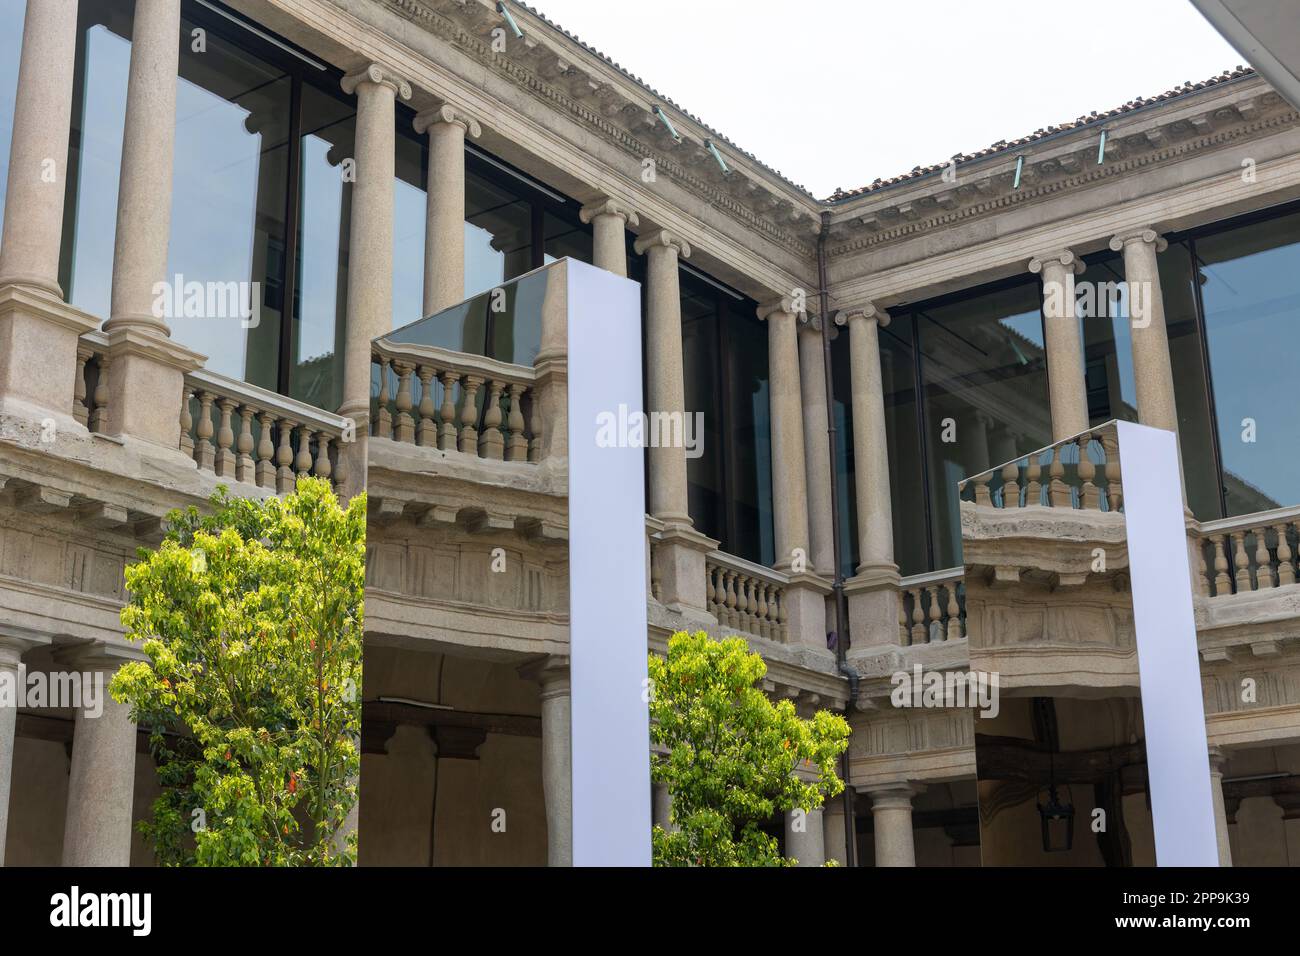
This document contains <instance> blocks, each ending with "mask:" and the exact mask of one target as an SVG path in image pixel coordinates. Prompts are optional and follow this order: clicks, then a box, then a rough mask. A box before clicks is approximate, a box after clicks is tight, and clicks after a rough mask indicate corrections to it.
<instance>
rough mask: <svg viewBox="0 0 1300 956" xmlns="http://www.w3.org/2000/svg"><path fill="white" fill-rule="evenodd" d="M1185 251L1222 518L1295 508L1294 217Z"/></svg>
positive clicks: (1297, 239) (1299, 257)
mask: <svg viewBox="0 0 1300 956" xmlns="http://www.w3.org/2000/svg"><path fill="white" fill-rule="evenodd" d="M1195 251H1196V256H1197V259H1198V266H1199V269H1198V272H1197V279H1198V281H1199V282H1200V283H1201V301H1202V303H1203V304H1204V308H1205V331H1206V335H1207V337H1208V339H1209V356H1210V372H1211V380H1212V381H1213V383H1214V405H1215V412H1216V416H1217V418H1218V422H1217V424H1218V429H1219V450H1220V454H1221V456H1222V461H1223V481H1224V495H1225V497H1226V499H1227V506H1228V514H1229V515H1239V514H1250V513H1252V512H1256V511H1264V510H1267V509H1269V508H1277V507H1282V506H1286V505H1293V504H1296V503H1300V455H1297V454H1296V449H1297V448H1300V415H1297V414H1296V411H1295V395H1294V393H1295V388H1294V384H1293V383H1292V381H1291V375H1290V370H1291V369H1293V368H1296V367H1297V365H1300V215H1290V216H1283V217H1281V218H1278V219H1272V220H1268V221H1265V222H1259V223H1255V224H1252V225H1248V226H1243V227H1241V228H1238V229H1233V230H1230V231H1228V232H1222V233H1218V234H1217V235H1213V236H1209V237H1206V238H1204V239H1198V240H1196V243H1195ZM1163 265H1164V264H1163V262H1162V263H1161V266H1162V269H1163ZM1184 448H1186V443H1184Z"/></svg>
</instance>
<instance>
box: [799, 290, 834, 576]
mask: <svg viewBox="0 0 1300 956" xmlns="http://www.w3.org/2000/svg"><path fill="white" fill-rule="evenodd" d="M799 384H800V387H801V390H802V396H801V397H802V403H803V441H804V469H805V475H806V478H805V480H806V482H807V488H808V535H809V546H810V547H811V552H810V554H809V557H810V558H811V559H812V561H811V569H812V570H815V571H816V572H817V573H818V574H820V575H821V576H822V577H826V578H831V577H834V575H835V539H834V532H833V529H832V526H831V482H832V481H834V480H835V476H834V475H832V474H831V444H830V433H829V431H828V427H829V424H830V414H829V412H828V411H827V408H826V365H825V361H824V359H823V357H822V319H821V317H820V316H809V315H807V314H806V313H805V314H804V315H803V316H801V317H800V324H799Z"/></svg>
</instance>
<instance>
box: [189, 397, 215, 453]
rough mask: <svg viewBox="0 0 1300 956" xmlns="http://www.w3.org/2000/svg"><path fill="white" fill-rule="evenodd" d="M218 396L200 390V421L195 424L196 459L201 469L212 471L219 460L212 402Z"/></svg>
mask: <svg viewBox="0 0 1300 956" xmlns="http://www.w3.org/2000/svg"><path fill="white" fill-rule="evenodd" d="M214 401H216V396H215V395H213V394H212V393H211V392H199V423H198V425H197V426H195V434H196V435H197V438H196V439H195V442H194V460H195V461H197V462H198V463H199V471H212V469H213V467H214V465H215V464H216V460H217V449H216V447H215V446H214V445H213V444H212V403H213V402H214Z"/></svg>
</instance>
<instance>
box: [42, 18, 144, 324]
mask: <svg viewBox="0 0 1300 956" xmlns="http://www.w3.org/2000/svg"><path fill="white" fill-rule="evenodd" d="M132 6H133V5H132V4H131V3H130V2H124V0H104V2H102V3H83V4H80V5H79V7H78V10H77V16H78V35H77V62H76V69H75V71H74V73H73V100H72V126H71V130H70V136H69V143H68V184H67V194H66V197H65V199H64V226H63V254H62V262H61V263H60V284H61V285H62V286H63V292H64V296H65V297H66V298H67V300H68V301H69V302H71V303H72V304H73V305H75V306H76V307H77V308H79V309H81V310H83V311H85V312H88V313H90V314H91V315H96V316H99V317H100V318H102V319H107V318H108V311H109V299H110V293H111V291H112V286H113V239H114V236H115V235H116V234H117V182H118V173H119V171H120V169H121V165H122V128H123V125H124V123H125V122H126V81H127V75H128V71H129V66H130V61H131V40H130V37H131V20H132V16H131V14H132Z"/></svg>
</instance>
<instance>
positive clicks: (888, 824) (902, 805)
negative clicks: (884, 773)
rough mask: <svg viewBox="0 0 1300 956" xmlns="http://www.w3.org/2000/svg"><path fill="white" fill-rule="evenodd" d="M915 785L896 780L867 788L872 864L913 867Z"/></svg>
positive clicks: (914, 856)
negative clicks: (873, 850)
mask: <svg viewBox="0 0 1300 956" xmlns="http://www.w3.org/2000/svg"><path fill="white" fill-rule="evenodd" d="M922 790H923V788H922V787H920V786H918V785H916V784H908V783H900V784H895V785H893V786H888V787H880V788H874V789H871V790H868V791H867V793H868V795H869V796H870V797H871V816H872V819H873V822H874V824H875V842H876V866H916V845H915V842H914V841H913V838H912V798H913V797H914V796H916V795H917V794H919V793H921V792H922Z"/></svg>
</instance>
